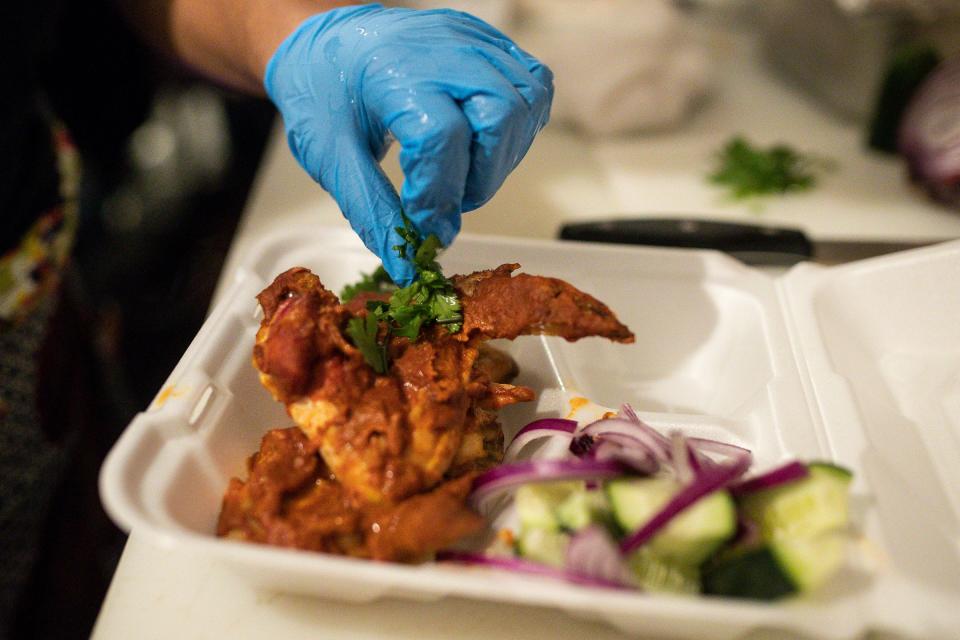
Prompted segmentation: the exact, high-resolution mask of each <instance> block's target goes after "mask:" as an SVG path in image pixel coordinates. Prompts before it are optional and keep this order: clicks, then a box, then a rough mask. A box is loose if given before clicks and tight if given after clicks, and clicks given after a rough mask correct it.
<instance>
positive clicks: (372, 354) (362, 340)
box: [340, 216, 463, 373]
mask: <svg viewBox="0 0 960 640" xmlns="http://www.w3.org/2000/svg"><path fill="white" fill-rule="evenodd" d="M403 224H404V226H402V227H397V229H396V230H397V234H398V235H399V236H400V237H401V238H402V239H403V244H398V245H396V246H394V247H393V249H394V250H395V251H396V252H397V254H398V255H399V256H400V257H401V258H403V259H406V260H410V262H411V263H412V264H413V267H414V270H415V271H416V272H417V277H416V280H414V281H413V282H412V283H411V284H410V285H408V286H406V287H403V288H401V289H397V288H396V286H395V285H393V284H392V282H390V278H389V276H388V275H387V273H386V271H385V270H384V269H383V267H382V266H381V267H380V268H378V269H377V271H375V272H374V273H372V274H370V275H366V276H363V279H362V280H361V281H360V282H358V283H356V284H354V285H349V286H347V287H344V289H343V292H342V293H341V294H340V298H341V299H342V300H343V301H344V302H346V301H348V300H350V299H351V298H353V297H354V296H356V295H357V293H359V292H360V291H377V292H386V291H393V293H392V294H391V296H390V300H389V301H388V302H383V301H380V300H371V301H369V302H368V303H367V315H366V317H365V318H362V319H361V318H352V319H351V320H350V321H349V323H348V325H347V335H348V336H349V337H350V339H351V340H352V341H353V344H354V345H355V346H356V347H357V348H358V349H360V352H361V353H362V354H363V358H364V360H366V361H367V364H369V365H370V366H371V367H373V368H374V370H375V371H376V372H377V373H386V371H387V366H388V356H387V350H386V344H387V341H389V339H390V336H391V335H397V336H401V337H404V338H409V339H411V340H416V339H417V337H418V336H419V335H420V330H421V329H422V328H423V327H424V326H427V325H430V324H433V323H436V324H442V325H444V326H445V327H446V328H447V330H448V331H449V332H450V333H456V332H457V331H459V330H460V328H461V327H462V326H463V314H462V313H461V307H460V300H459V299H458V298H457V292H456V291H455V290H454V288H453V285H452V284H451V283H450V281H449V280H447V278H445V277H444V275H443V272H442V270H441V269H440V265H439V264H438V263H437V254H438V253H439V251H440V249H442V248H443V246H442V245H441V244H440V239H439V238H437V236H435V235H433V234H431V235H429V236H427V237H426V238H425V239H422V240H421V238H420V236H419V234H418V233H417V231H416V229H414V228H413V225H412V224H411V223H410V221H409V220H408V219H407V218H406V216H404V218H403ZM387 283H389V284H387ZM391 285H392V286H391ZM380 322H385V323H386V327H387V331H386V335H385V336H384V338H383V341H380V340H378V339H377V338H378V332H379V323H380Z"/></svg>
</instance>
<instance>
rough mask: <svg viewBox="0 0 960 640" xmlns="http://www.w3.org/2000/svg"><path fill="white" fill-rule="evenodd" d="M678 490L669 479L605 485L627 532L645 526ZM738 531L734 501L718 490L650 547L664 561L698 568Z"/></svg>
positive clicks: (675, 520) (661, 533)
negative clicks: (697, 566)
mask: <svg viewBox="0 0 960 640" xmlns="http://www.w3.org/2000/svg"><path fill="white" fill-rule="evenodd" d="M679 489H680V485H679V484H678V483H677V482H675V481H674V480H672V479H669V478H640V479H630V480H613V481H611V482H608V483H607V484H606V491H607V497H608V499H609V501H610V507H611V509H612V511H613V515H614V518H615V519H616V522H617V524H618V525H619V526H620V527H621V528H623V530H624V531H626V532H632V531H636V530H637V529H639V528H640V527H641V526H643V525H644V524H646V522H647V521H648V520H649V519H650V518H652V517H653V516H654V515H655V514H656V513H657V512H658V511H659V510H660V509H662V508H663V506H664V505H665V504H666V503H667V502H668V501H669V500H670V498H672V497H673V495H674V494H675V493H677V491H678V490H679ZM736 530H737V513H736V508H735V506H734V502H733V499H732V498H731V497H730V494H729V493H727V492H726V491H724V490H719V491H715V492H713V493H711V494H710V495H708V496H705V497H703V498H702V499H700V500H699V501H697V502H696V503H695V504H693V505H691V506H690V507H688V508H687V509H685V510H683V511H682V512H681V513H679V514H678V515H677V516H676V517H675V518H673V519H672V520H671V521H670V522H669V523H668V524H667V525H666V526H665V527H664V528H663V529H661V530H660V531H659V533H657V534H656V535H655V536H654V537H653V538H652V539H651V540H650V543H649V546H650V548H651V549H652V550H653V551H654V552H655V553H656V554H657V556H659V557H660V558H662V559H664V560H665V561H668V562H675V563H678V564H682V565H687V566H696V565H699V564H700V563H701V562H703V561H704V560H706V559H707V558H708V557H710V555H711V554H713V552H714V551H716V550H717V548H718V547H720V545H722V544H723V543H724V542H725V541H727V540H728V539H730V538H731V537H732V536H733V535H734V534H735V533H736Z"/></svg>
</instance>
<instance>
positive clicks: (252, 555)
mask: <svg viewBox="0 0 960 640" xmlns="http://www.w3.org/2000/svg"><path fill="white" fill-rule="evenodd" d="M442 262H443V265H444V268H445V270H446V272H447V273H464V272H469V271H473V270H476V269H480V268H489V267H491V266H495V265H498V264H501V263H504V262H520V263H522V264H523V270H524V271H526V272H528V273H535V274H543V275H551V276H555V277H559V278H563V279H565V280H568V281H569V282H571V283H572V284H574V285H576V286H578V287H580V288H581V289H583V290H585V291H588V292H590V293H592V294H594V295H595V296H596V297H598V298H599V299H601V300H603V301H605V302H607V303H608V304H609V305H610V306H611V308H613V309H614V310H615V311H616V313H617V314H618V315H619V317H620V318H621V319H622V320H623V321H624V322H625V323H626V324H628V325H629V326H630V327H631V328H632V329H633V330H634V331H635V332H636V336H637V340H636V343H635V344H633V345H618V344H611V343H609V342H606V341H604V340H601V339H588V340H583V341H580V342H577V343H567V342H565V341H563V340H561V339H556V338H540V337H528V338H521V339H518V340H517V341H515V342H513V343H505V344H504V345H503V346H505V347H506V348H507V349H508V350H509V351H510V352H511V353H512V355H513V356H514V357H515V358H516V359H517V361H518V362H519V364H520V367H521V375H520V378H519V380H518V382H519V383H521V384H527V385H530V386H532V387H534V388H535V389H536V390H537V391H538V392H541V401H540V402H539V403H537V404H536V406H515V407H510V408H508V409H506V410H504V411H503V412H502V413H501V421H502V422H503V424H504V430H505V432H506V434H507V436H511V435H512V434H513V433H514V432H515V431H516V430H517V429H519V428H520V427H521V426H522V425H523V424H525V423H526V422H527V421H528V420H530V419H532V418H533V417H535V416H536V415H538V414H540V415H546V414H551V413H552V414H553V415H558V412H559V413H561V414H562V413H563V412H564V411H565V410H566V409H565V408H564V406H563V398H565V397H567V396H569V395H570V394H577V395H583V396H586V397H588V398H590V399H592V400H593V401H595V402H596V403H598V404H599V405H605V406H611V407H616V406H618V405H619V404H620V403H622V402H630V403H631V404H633V405H634V406H635V407H636V408H638V409H639V410H640V412H641V415H642V416H643V417H644V418H645V419H647V420H648V421H649V422H651V423H652V424H653V425H654V426H656V427H659V428H663V429H673V428H680V429H683V430H685V431H686V432H688V433H690V434H692V435H705V436H708V437H716V438H721V439H726V440H728V441H731V442H734V443H739V444H742V445H745V446H748V447H750V448H751V449H752V450H753V451H754V455H755V458H756V464H757V466H758V467H759V468H764V467H766V466H769V465H772V464H774V463H776V462H778V461H780V460H783V459H786V458H790V457H799V458H801V459H812V458H820V459H831V460H835V461H837V462H839V463H841V464H844V465H847V466H849V467H851V468H852V469H853V470H854V471H855V474H856V477H855V482H854V486H853V493H854V505H853V506H854V519H855V521H856V523H857V528H858V529H859V531H860V532H861V533H862V537H860V538H859V539H858V543H857V544H856V552H855V553H853V554H851V556H852V558H854V561H852V562H851V563H849V564H850V566H849V567H846V568H845V569H844V571H843V573H842V575H841V576H840V577H839V578H838V579H836V580H834V581H833V582H832V583H831V584H830V585H829V586H828V587H827V588H826V589H824V590H822V591H821V592H820V593H817V594H815V595H813V596H811V597H808V598H802V599H795V600H790V601H786V602H781V603H776V604H763V603H753V602H743V601H733V600H725V599H719V598H701V597H680V596H668V595H654V594H643V593H624V592H612V591H609V590H602V589H591V588H585V587H580V586H575V585H570V584H564V583H559V582H554V581H550V580H548V579H544V578H537V577H530V576H524V575H515V574H509V573H504V572H499V571H493V570H490V569H485V568H476V567H463V566H454V565H436V564H427V565H422V566H413V567H411V566H400V565H391V564H382V563H373V562H367V561H361V560H354V559H349V558H342V557H333V556H326V555H323V554H316V553H307V552H300V551H292V550H285V549H279V548H271V547H265V546H259V545H253V544H245V543H239V542H233V541H227V540H222V539H219V538H216V537H215V535H214V529H215V523H216V519H217V515H218V512H219V508H220V500H221V496H222V495H223V492H224V490H225V488H226V486H227V482H228V480H229V478H230V477H232V476H237V475H239V476H243V474H244V473H245V467H244V461H245V459H246V458H247V456H248V455H250V454H251V453H252V452H253V451H255V450H256V449H257V447H258V445H259V441H260V438H261V436H262V435H263V433H264V432H265V431H266V430H267V429H270V428H274V427H282V426H289V425H290V424H291V421H290V419H289V418H288V417H287V416H286V415H285V413H284V410H283V408H282V407H281V406H280V405H279V404H278V403H276V402H274V401H273V400H272V398H271V397H270V396H269V394H268V393H267V391H266V390H265V389H263V388H262V387H261V386H260V384H259V382H258V379H257V375H256V372H255V371H254V369H253V367H252V366H251V363H250V357H251V349H252V346H253V342H254V334H255V332H256V329H257V326H258V324H259V317H260V315H259V307H258V306H257V304H256V301H255V300H254V296H255V295H256V294H257V293H258V292H259V291H260V290H261V289H262V288H263V287H264V286H266V285H267V284H268V283H269V282H270V281H271V280H272V279H273V277H274V276H275V275H277V274H278V273H280V272H281V271H283V270H285V269H287V268H289V267H291V266H295V265H302V266H306V267H309V268H310V269H312V270H313V271H314V272H316V273H317V274H318V275H319V276H320V278H321V280H322V281H323V282H324V283H325V284H326V285H327V286H328V287H329V288H330V289H332V290H334V291H337V290H339V289H340V287H341V286H342V285H344V284H345V283H347V282H350V281H353V280H355V279H356V278H357V275H358V273H359V272H361V271H369V270H371V269H372V268H373V266H374V265H375V264H376V263H375V261H374V258H373V257H372V256H371V255H370V254H369V253H368V252H367V251H366V250H364V249H363V247H362V246H361V245H360V243H359V241H358V240H357V239H356V238H355V237H354V236H353V235H351V234H350V233H348V232H344V231H341V230H332V229H324V228H309V229H289V230H284V231H281V232H279V233H275V234H272V235H269V236H267V237H265V238H263V239H262V241H261V242H260V243H259V244H258V246H257V247H256V248H255V249H253V250H252V251H251V252H250V253H249V254H248V255H247V256H246V258H245V259H244V260H243V261H242V266H241V268H240V269H239V270H238V272H237V274H236V277H235V279H234V281H233V283H232V287H231V288H230V290H229V292H228V293H227V294H226V295H225V296H224V298H223V299H222V301H221V302H220V303H219V304H218V305H217V307H216V308H215V309H214V310H213V312H212V313H211V315H210V317H209V318H208V319H207V321H206V322H205V324H204V325H203V327H202V328H201V330H200V332H199V333H198V335H197V337H196V339H195V340H194V341H193V343H192V344H191V345H190V347H189V348H188V350H187V352H186V353H185V354H184V356H183V358H182V359H181V361H180V363H179V364H178V365H177V367H176V368H175V369H174V371H173V373H172V374H171V375H170V378H169V380H168V381H167V383H166V384H165V385H164V387H163V388H162V390H161V391H160V393H159V394H158V395H157V398H156V399H155V400H154V402H153V404H152V405H151V406H150V407H149V408H148V409H147V410H146V411H145V412H143V413H140V414H139V415H137V416H136V418H135V419H134V420H133V422H132V423H131V424H130V425H129V427H128V428H127V429H126V431H125V432H124V433H123V435H122V436H121V438H120V439H119V440H118V442H117V443H116V445H115V446H114V448H113V450H112V451H111V452H110V455H109V456H108V458H107V460H106V462H105V464H104V467H103V469H102V472H101V479H100V485H101V494H102V498H103V502H104V504H105V506H106V508H107V510H108V512H109V513H110V514H111V516H112V517H113V518H114V520H115V521H116V522H117V523H118V524H120V525H121V526H122V527H124V528H126V529H130V528H135V529H136V530H137V532H138V534H139V535H143V536H149V537H150V538H152V539H153V541H154V542H155V543H156V544H159V545H163V546H167V547H177V548H190V549H196V550H202V551H203V552H205V553H207V554H209V555H210V556H211V557H215V558H217V559H218V560H221V561H222V562H224V563H226V564H228V565H230V566H231V567H233V568H235V569H236V570H237V571H239V572H241V573H242V574H243V575H245V576H246V578H247V579H249V580H251V581H252V582H253V583H255V584H257V585H259V586H263V587H266V588H271V589H276V590H281V591H289V592H299V593H307V594H316V595H320V596H325V597H330V598H336V599H342V600H350V601H370V600H374V599H377V598H380V597H384V596H396V597H405V598H414V599H418V600H433V599H439V598H442V597H444V596H448V595H457V596H465V597H473V598H480V599H488V600H497V601H509V602H512V603H529V604H536V605H547V606H552V607H556V608H558V609H561V610H564V611H567V612H569V613H572V614H574V615H579V616H584V617H590V618H597V619H603V620H606V621H608V622H609V623H611V624H613V625H616V626H617V627H619V628H621V629H623V630H626V631H628V632H632V633H643V634H649V635H657V636H673V637H689V638H695V637H710V638H732V637H737V636H740V635H743V634H745V633H747V632H749V631H751V630H755V629H779V630H789V631H791V632H793V633H799V634H804V635H808V636H811V637H818V638H852V637H856V636H859V635H862V634H864V633H865V632H867V631H871V630H881V631H885V632H890V633H893V634H895V635H902V636H907V637H915V638H924V639H927V638H956V637H958V634H960V631H958V629H960V606H958V605H960V242H954V243H948V244H943V245H939V246H934V247H929V248H924V249H919V250H914V251H910V252H906V253H902V254H896V255H892V256H887V257H882V258H875V259H872V260H867V261H863V262H860V263H853V264H849V265H844V266H839V267H832V268H825V267H819V266H815V265H810V264H801V265H798V266H797V267H795V268H793V269H792V270H790V271H789V272H788V273H786V274H785V275H783V276H780V277H771V276H769V275H766V274H764V273H761V272H760V271H756V270H753V269H750V268H747V267H744V266H743V265H741V264H740V263H738V262H736V261H734V260H732V259H730V258H728V257H726V256H724V255H722V254H719V253H714V252H706V251H685V250H672V249H654V248H650V249H645V248H633V247H630V248H626V247H610V246H600V245H590V244H582V243H559V242H543V241H523V240H517V239H506V238H495V237H483V236H472V237H471V236H468V235H465V236H463V237H461V238H460V239H459V240H458V241H457V243H456V244H455V245H454V247H453V248H452V249H451V250H450V251H448V252H447V253H446V254H445V255H444V256H443V258H442Z"/></svg>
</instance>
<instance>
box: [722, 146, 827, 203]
mask: <svg viewBox="0 0 960 640" xmlns="http://www.w3.org/2000/svg"><path fill="white" fill-rule="evenodd" d="M717 165H718V166H717V168H716V169H715V170H714V172H713V173H711V174H710V176H709V178H710V181H711V182H713V183H714V184H718V185H723V186H725V187H727V188H728V189H729V190H730V195H731V196H732V197H733V198H734V199H736V200H743V199H745V198H749V197H751V196H758V195H768V194H780V193H787V192H789V191H806V190H808V189H811V188H813V186H814V185H815V184H816V175H815V172H816V170H817V169H821V168H829V163H827V162H825V161H823V160H821V159H815V158H812V157H809V156H806V155H804V154H801V153H799V152H798V151H795V150H794V149H792V148H791V147H789V146H787V145H784V144H778V145H774V146H772V147H769V148H767V149H763V148H761V147H757V146H754V145H752V144H750V142H748V141H747V140H746V139H745V138H743V137H742V136H736V137H734V138H732V139H731V140H730V141H729V142H727V144H726V145H725V146H724V147H723V149H722V150H721V151H720V153H719V154H718V155H717Z"/></svg>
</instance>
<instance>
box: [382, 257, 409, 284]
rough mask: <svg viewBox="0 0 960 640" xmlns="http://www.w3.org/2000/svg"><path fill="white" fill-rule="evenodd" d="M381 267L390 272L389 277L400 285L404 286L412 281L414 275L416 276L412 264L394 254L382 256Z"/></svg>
mask: <svg viewBox="0 0 960 640" xmlns="http://www.w3.org/2000/svg"><path fill="white" fill-rule="evenodd" d="M383 268H384V269H386V270H387V273H389V274H390V279H391V280H393V281H394V283H396V284H397V285H398V286H401V287H405V286H407V285H408V284H410V283H411V282H413V279H414V276H416V272H415V271H414V270H413V265H411V264H410V263H409V262H408V261H406V260H401V259H399V258H397V257H396V256H389V255H385V256H383Z"/></svg>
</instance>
